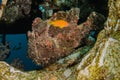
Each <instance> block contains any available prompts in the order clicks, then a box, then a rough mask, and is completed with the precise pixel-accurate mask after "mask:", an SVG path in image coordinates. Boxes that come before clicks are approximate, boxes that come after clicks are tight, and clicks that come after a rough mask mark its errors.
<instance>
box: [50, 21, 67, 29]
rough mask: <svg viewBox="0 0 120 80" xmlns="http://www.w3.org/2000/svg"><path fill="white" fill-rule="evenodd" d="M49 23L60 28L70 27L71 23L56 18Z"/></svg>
mask: <svg viewBox="0 0 120 80" xmlns="http://www.w3.org/2000/svg"><path fill="white" fill-rule="evenodd" d="M49 24H50V25H53V26H54V27H59V28H64V27H68V25H69V23H68V22H67V21H65V20H54V21H50V22H49Z"/></svg>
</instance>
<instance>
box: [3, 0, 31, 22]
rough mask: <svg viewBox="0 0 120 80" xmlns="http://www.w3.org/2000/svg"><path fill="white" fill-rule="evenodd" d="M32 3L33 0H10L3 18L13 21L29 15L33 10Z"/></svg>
mask: <svg viewBox="0 0 120 80" xmlns="http://www.w3.org/2000/svg"><path fill="white" fill-rule="evenodd" d="M5 1H6V0H5ZM31 3H32V1H31V0H12V1H8V4H7V5H6V7H5V10H4V12H3V15H2V17H1V19H2V20H3V21H6V22H8V23H12V22H14V21H16V20H18V19H20V18H24V17H26V16H28V15H29V13H30V10H31Z"/></svg>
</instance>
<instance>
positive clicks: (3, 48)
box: [0, 43, 10, 60]
mask: <svg viewBox="0 0 120 80" xmlns="http://www.w3.org/2000/svg"><path fill="white" fill-rule="evenodd" d="M9 54H10V49H9V43H6V44H5V45H3V44H2V43H0V60H5V59H6V58H7V57H8V56H9Z"/></svg>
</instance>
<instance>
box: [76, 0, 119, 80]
mask: <svg viewBox="0 0 120 80" xmlns="http://www.w3.org/2000/svg"><path fill="white" fill-rule="evenodd" d="M108 4H109V17H108V19H107V22H106V26H105V29H104V30H102V31H101V32H100V33H99V35H98V38H97V42H96V44H95V46H94V48H92V50H90V52H89V53H88V54H87V55H86V56H85V57H84V58H83V60H82V61H81V62H80V64H79V66H78V71H79V73H78V78H77V79H78V80H119V79H120V38H119V37H120V35H119V34H120V0H116V1H115V0H109V2H108Z"/></svg>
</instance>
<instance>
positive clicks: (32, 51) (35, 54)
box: [28, 8, 105, 66]
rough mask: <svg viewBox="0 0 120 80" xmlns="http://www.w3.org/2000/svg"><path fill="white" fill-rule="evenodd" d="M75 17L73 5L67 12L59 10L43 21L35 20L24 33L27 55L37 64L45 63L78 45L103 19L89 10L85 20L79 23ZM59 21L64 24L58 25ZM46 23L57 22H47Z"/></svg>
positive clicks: (100, 25)
mask: <svg viewBox="0 0 120 80" xmlns="http://www.w3.org/2000/svg"><path fill="white" fill-rule="evenodd" d="M78 16H79V9H77V8H74V9H71V10H70V11H67V12H64V11H59V12H57V13H55V14H54V15H53V16H52V17H51V18H50V19H48V20H46V21H42V20H41V19H38V18H37V20H36V19H35V21H33V26H32V32H30V31H29V32H28V39H29V41H28V46H29V47H28V56H29V58H31V59H32V60H33V61H34V62H35V63H36V64H38V65H41V66H47V65H49V64H51V63H53V62H55V61H57V60H58V59H60V58H62V57H65V56H67V55H69V54H71V52H73V51H74V50H75V48H76V47H78V46H81V45H82V44H83V40H85V39H86V38H87V37H88V35H89V33H90V31H91V30H96V31H99V30H101V29H103V23H104V20H105V18H104V16H102V15H101V14H98V13H95V12H93V13H91V14H90V16H89V17H88V19H87V21H86V22H84V23H83V24H81V25H79V26H78V25H77V22H78ZM56 20H57V21H56ZM59 21H62V22H64V24H65V27H63V25H64V24H59V25H58V22H59ZM65 21H66V22H67V23H66V22H65ZM50 22H54V23H55V22H57V23H55V25H51V24H50ZM66 24H68V26H66ZM56 25H57V27H56ZM61 26H62V28H61Z"/></svg>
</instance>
